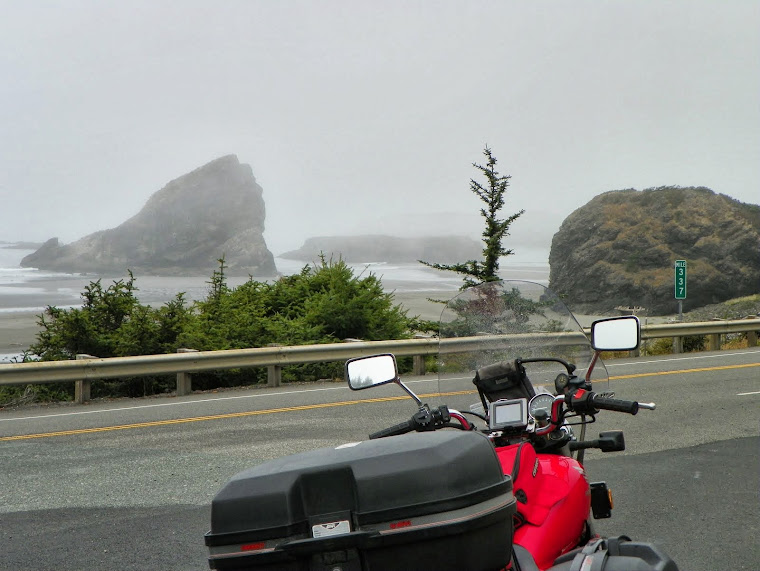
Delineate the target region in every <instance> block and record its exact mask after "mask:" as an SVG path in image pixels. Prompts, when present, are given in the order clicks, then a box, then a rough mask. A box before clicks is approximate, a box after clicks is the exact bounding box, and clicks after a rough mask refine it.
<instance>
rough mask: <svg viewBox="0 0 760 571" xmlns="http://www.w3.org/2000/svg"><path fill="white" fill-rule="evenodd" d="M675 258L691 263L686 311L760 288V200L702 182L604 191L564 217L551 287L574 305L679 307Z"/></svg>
mask: <svg viewBox="0 0 760 571" xmlns="http://www.w3.org/2000/svg"><path fill="white" fill-rule="evenodd" d="M676 260H686V261H687V264H688V290H687V297H686V299H685V300H684V301H683V309H684V311H688V310H690V309H693V308H697V307H701V306H704V305H708V304H714V303H719V302H722V301H726V300H728V299H732V298H737V297H741V296H747V295H751V294H756V293H758V292H759V291H760V206H758V205H755V204H745V203H742V202H739V201H737V200H734V199H732V198H730V197H728V196H725V195H721V194H716V193H715V192H713V191H712V190H710V189H708V188H704V187H688V188H687V187H659V188H652V189H647V190H643V191H638V190H634V189H629V190H618V191H611V192H606V193H603V194H600V195H598V196H596V197H594V198H593V199H592V200H591V201H589V202H588V203H587V204H586V205H585V206H582V207H581V208H579V209H578V210H576V211H575V212H573V213H572V214H570V216H568V217H567V218H566V219H565V221H564V222H563V223H562V226H561V227H560V229H559V231H558V232H557V233H556V234H555V235H554V238H553V240H552V246H551V253H550V255H549V265H550V278H549V281H550V287H551V289H553V290H554V291H556V292H557V293H559V294H561V295H565V296H567V299H568V300H572V304H571V307H572V309H573V311H581V312H599V313H606V312H614V309H615V308H616V307H619V306H625V307H643V308H645V309H646V310H647V311H648V312H649V314H650V315H659V314H667V313H673V312H674V311H675V308H676V307H677V302H676V301H675V299H674V270H673V265H674V262H675V261H676Z"/></svg>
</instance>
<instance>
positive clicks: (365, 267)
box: [0, 245, 549, 319]
mask: <svg viewBox="0 0 760 571" xmlns="http://www.w3.org/2000/svg"><path fill="white" fill-rule="evenodd" d="M32 251H33V250H25V249H17V248H8V247H2V245H0V319H2V314H3V313H6V314H7V313H11V312H42V311H43V310H44V309H45V307H47V306H49V305H53V306H57V307H62V308H69V307H78V306H80V305H81V303H82V300H81V293H82V291H84V288H85V286H87V285H88V284H89V283H90V282H92V281H95V280H97V279H101V281H102V284H103V286H104V287H107V286H109V285H111V283H113V281H116V280H119V279H125V278H126V277H127V274H126V272H125V274H124V275H122V276H106V275H104V276H97V275H87V274H67V273H60V272H49V271H44V270H38V269H35V268H22V267H20V266H19V264H20V262H21V260H22V258H23V257H24V256H26V255H28V254H30V253H32ZM547 259H548V252H543V251H536V252H532V253H531V252H526V253H524V254H522V255H520V256H517V255H515V256H510V257H509V258H507V259H505V260H503V261H502V264H501V271H500V275H501V276H502V277H504V278H505V279H524V280H529V281H535V282H539V283H543V284H547V283H548V280H549V265H548V262H547ZM275 264H276V266H277V270H278V272H279V273H280V274H281V275H291V274H294V273H298V272H300V271H301V269H302V268H303V267H304V266H305V265H307V263H305V262H300V261H296V260H286V259H283V258H275ZM349 265H350V266H351V267H352V268H353V270H354V274H355V275H357V276H361V275H368V274H369V273H372V274H374V275H376V276H378V277H379V278H380V279H381V281H382V283H383V287H384V289H385V290H386V291H397V292H416V291H419V292H423V291H432V292H435V291H440V292H447V291H450V292H454V291H456V290H457V289H458V288H459V287H460V285H461V284H462V278H461V276H459V275H457V274H454V273H451V272H441V271H437V270H433V269H431V268H427V267H425V266H423V265H422V264H418V263H402V264H396V263H389V262H384V261H367V262H364V263H352V264H349ZM212 271H213V270H211V271H210V272H209V275H207V276H171V277H164V276H141V275H139V274H138V275H136V276H135V285H136V286H137V292H136V295H137V297H138V299H139V300H140V302H141V303H143V304H149V305H161V304H163V303H165V302H167V301H169V300H170V299H172V298H173V297H174V296H175V295H176V294H177V293H179V292H185V299H187V300H188V301H194V300H201V299H204V298H205V297H206V296H207V295H208V291H209V286H210V284H209V280H210V276H211V272H212ZM256 279H261V280H268V279H270V280H271V279H276V276H270V277H266V278H259V277H257V278H256ZM247 280H248V278H247V277H230V278H228V285H229V286H230V287H236V286H238V285H240V284H242V283H244V282H246V281H247Z"/></svg>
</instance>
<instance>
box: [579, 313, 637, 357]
mask: <svg viewBox="0 0 760 571" xmlns="http://www.w3.org/2000/svg"><path fill="white" fill-rule="evenodd" d="M640 342H641V325H640V323H639V318H638V317H636V316H635V315H626V316H624V317H611V318H609V319H599V320H598V321H594V322H593V323H592V324H591V345H592V346H593V347H594V349H596V350H597V351H632V350H633V349H636V348H638V346H639V343H640Z"/></svg>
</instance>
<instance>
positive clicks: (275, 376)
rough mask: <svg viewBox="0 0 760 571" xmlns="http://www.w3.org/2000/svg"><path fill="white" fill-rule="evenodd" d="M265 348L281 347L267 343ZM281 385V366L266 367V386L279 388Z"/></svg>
mask: <svg viewBox="0 0 760 571" xmlns="http://www.w3.org/2000/svg"><path fill="white" fill-rule="evenodd" d="M267 347H282V345H281V344H279V343H269V344H268V345H267ZM281 383H282V366H281V365H268V366H267V386H268V387H279V386H280V384H281Z"/></svg>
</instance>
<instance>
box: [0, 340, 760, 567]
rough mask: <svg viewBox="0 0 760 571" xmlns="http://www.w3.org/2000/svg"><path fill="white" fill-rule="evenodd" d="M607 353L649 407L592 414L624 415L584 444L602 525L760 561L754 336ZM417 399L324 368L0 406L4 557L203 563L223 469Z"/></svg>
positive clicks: (699, 562) (695, 552)
mask: <svg viewBox="0 0 760 571" xmlns="http://www.w3.org/2000/svg"><path fill="white" fill-rule="evenodd" d="M608 369H609V371H610V375H611V376H612V381H611V386H610V388H611V389H612V390H614V391H615V393H616V396H617V397H619V398H628V399H637V400H641V401H655V402H656V403H657V410H655V411H642V412H640V413H639V414H638V415H637V416H635V417H630V416H627V415H622V414H614V413H606V414H605V415H604V418H602V415H600V421H599V422H598V423H596V424H595V425H592V426H591V427H590V429H589V430H590V435H594V434H595V433H596V432H597V431H601V430H607V429H612V428H621V429H623V430H624V431H625V435H626V443H627V450H626V451H625V452H622V453H615V454H607V455H603V454H601V453H599V452H596V451H595V452H593V453H591V454H589V455H588V456H587V461H586V467H587V471H588V473H589V475H590V478H591V479H592V480H606V481H607V482H608V484H609V485H610V486H611V488H612V490H613V493H614V496H615V510H614V512H613V517H612V519H610V520H603V521H600V522H598V529H599V531H601V532H602V533H605V534H609V535H614V534H620V533H625V534H627V535H630V536H631V537H633V538H635V539H640V540H645V541H655V542H657V543H659V544H660V545H661V546H663V547H664V549H665V550H666V552H668V553H669V554H670V555H671V556H673V557H674V559H676V561H677V562H678V564H679V566H680V568H681V569H682V571H684V570H686V571H689V570H691V571H708V570H714V569H731V570H737V571H738V570H752V571H758V570H760V542H758V540H757V538H758V537H760V515H759V514H760V501H759V500H758V498H759V496H758V494H759V491H760V350H758V349H748V350H744V351H736V352H723V353H704V354H698V355H686V356H681V357H678V358H649V359H634V360H621V361H613V362H610V363H608ZM410 381H411V382H410V386H411V387H412V389H413V390H414V391H415V392H417V393H418V394H420V395H424V394H428V393H434V392H436V391H437V390H438V384H437V382H436V381H435V379H434V378H431V379H422V380H415V379H410ZM394 397H399V398H398V399H397V400H383V399H386V398H388V399H392V398H394ZM378 399H381V400H380V401H379V402H377V400H378ZM428 400H429V401H430V402H431V404H433V403H435V402H437V400H438V399H436V398H435V397H429V399H428ZM442 400H445V401H447V402H448V403H449V404H450V405H452V406H456V407H461V408H464V407H466V406H467V405H468V404H469V402H471V401H472V400H473V398H472V396H470V395H467V396H464V397H457V396H451V397H446V398H444V399H442ZM368 401H373V402H368ZM413 410H414V406H413V403H412V401H410V400H409V399H408V398H405V397H404V396H403V395H402V394H401V393H400V392H399V391H398V389H397V388H396V387H379V388H377V389H374V390H371V391H362V392H352V391H349V390H348V389H347V388H345V387H344V386H343V385H339V384H321V385H304V386H296V387H293V386H288V387H284V388H280V389H259V390H252V391H228V392H222V393H213V394H194V395H191V396H189V397H183V398H157V399H138V400H126V401H115V402H106V403H91V404H88V405H84V406H74V405H67V406H53V407H39V408H26V409H22V410H18V411H0V569H9V570H10V569H13V570H24V569H29V570H46V569H50V570H53V569H55V570H69V569H70V570H74V569H106V570H107V569H119V570H132V569H159V570H162V569H167V570H169V569H171V570H175V569H176V570H180V569H206V568H207V563H206V549H205V546H204V542H203V534H204V533H205V532H206V531H207V530H208V525H209V515H210V508H209V505H210V502H211V500H212V498H213V496H214V494H215V493H216V492H217V491H218V490H219V488H220V487H221V486H222V485H223V484H224V483H225V482H226V481H227V480H228V479H229V478H230V477H231V476H232V475H234V474H235V473H237V472H239V471H241V470H243V469H245V468H247V467H249V466H251V465H253V464H256V463H260V462H263V461H265V460H268V459H271V458H275V457H279V456H282V455H284V454H288V453H292V452H298V451H302V450H308V449H313V448H317V447H321V446H335V445H337V444H342V443H345V442H349V441H355V440H360V439H363V438H364V437H365V435H366V434H367V433H368V432H370V431H373V430H377V429H379V428H383V427H385V426H388V425H391V424H395V423H396V422H398V421H400V420H403V419H404V418H406V417H408V415H409V414H411V412H413Z"/></svg>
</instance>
